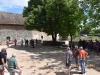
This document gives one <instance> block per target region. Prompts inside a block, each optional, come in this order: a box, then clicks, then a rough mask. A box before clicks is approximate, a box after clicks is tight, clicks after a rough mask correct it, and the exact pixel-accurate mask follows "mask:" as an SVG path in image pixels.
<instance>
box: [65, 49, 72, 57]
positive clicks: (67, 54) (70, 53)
mask: <svg viewBox="0 0 100 75" xmlns="http://www.w3.org/2000/svg"><path fill="white" fill-rule="evenodd" d="M66 56H67V57H68V58H69V59H72V51H71V50H68V51H67V53H66Z"/></svg>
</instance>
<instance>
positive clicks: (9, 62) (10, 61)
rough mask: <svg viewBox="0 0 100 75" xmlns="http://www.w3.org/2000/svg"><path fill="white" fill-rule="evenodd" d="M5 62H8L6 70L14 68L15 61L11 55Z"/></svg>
mask: <svg viewBox="0 0 100 75" xmlns="http://www.w3.org/2000/svg"><path fill="white" fill-rule="evenodd" d="M7 64H8V70H9V71H12V70H14V69H16V64H17V61H16V59H15V58H14V57H11V58H8V59H7Z"/></svg>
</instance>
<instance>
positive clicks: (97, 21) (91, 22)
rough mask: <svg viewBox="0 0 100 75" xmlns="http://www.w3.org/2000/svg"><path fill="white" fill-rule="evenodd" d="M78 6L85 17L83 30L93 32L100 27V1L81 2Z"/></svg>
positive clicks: (87, 0)
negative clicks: (82, 10)
mask: <svg viewBox="0 0 100 75" xmlns="http://www.w3.org/2000/svg"><path fill="white" fill-rule="evenodd" d="M80 5H81V7H82V8H83V9H84V11H85V13H86V15H87V22H85V23H86V24H85V25H86V26H85V28H87V29H88V28H89V29H90V30H93V29H94V28H98V27H100V0H81V1H80ZM89 29H88V30H89Z"/></svg>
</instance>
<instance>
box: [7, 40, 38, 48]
mask: <svg viewBox="0 0 100 75" xmlns="http://www.w3.org/2000/svg"><path fill="white" fill-rule="evenodd" d="M17 42H18V41H17V39H14V41H13V43H14V45H15V47H16V45H17ZM24 43H25V47H28V46H29V45H30V46H31V47H33V48H34V44H35V43H36V45H37V43H38V40H37V39H36V40H35V43H34V40H33V39H31V40H28V39H24V40H23V39H21V40H20V44H21V47H23V46H24ZM9 44H10V41H9V40H7V41H6V45H7V47H9Z"/></svg>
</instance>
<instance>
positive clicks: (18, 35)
mask: <svg viewBox="0 0 100 75" xmlns="http://www.w3.org/2000/svg"><path fill="white" fill-rule="evenodd" d="M7 37H10V40H14V39H17V40H19V39H31V38H32V31H28V30H10V29H2V30H0V42H4V41H6V40H7Z"/></svg>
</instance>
